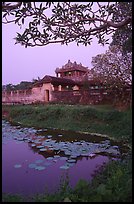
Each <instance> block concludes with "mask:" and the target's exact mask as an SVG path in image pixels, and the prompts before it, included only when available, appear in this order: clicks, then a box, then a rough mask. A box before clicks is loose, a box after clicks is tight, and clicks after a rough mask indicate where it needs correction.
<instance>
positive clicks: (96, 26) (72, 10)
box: [2, 2, 131, 47]
mask: <svg viewBox="0 0 134 204" xmlns="http://www.w3.org/2000/svg"><path fill="white" fill-rule="evenodd" d="M121 9H122V8H121V7H119V2H83V3H75V2H2V13H3V23H5V24H7V23H13V22H14V23H15V24H18V25H19V26H20V27H21V28H22V27H23V25H25V26H24V27H25V28H24V32H23V33H21V34H20V33H17V37H16V38H15V39H16V43H20V44H21V45H23V46H25V47H27V46H30V47H34V46H45V45H47V44H51V43H61V44H66V45H68V44H69V43H70V42H73V41H74V42H76V43H77V45H79V44H83V45H85V46H86V45H90V44H91V42H92V39H93V37H94V36H95V37H96V38H97V39H98V43H100V44H103V45H104V44H105V43H108V40H109V39H106V36H107V35H110V34H111V33H115V32H116V33H117V32H118V30H119V29H122V28H123V27H124V26H129V25H130V24H131V14H130V15H123V17H122V18H115V17H114V14H116V16H117V12H118V11H120V10H121ZM118 13H119V12H118ZM120 14H121V15H122V11H121V12H120V13H119V15H120Z"/></svg>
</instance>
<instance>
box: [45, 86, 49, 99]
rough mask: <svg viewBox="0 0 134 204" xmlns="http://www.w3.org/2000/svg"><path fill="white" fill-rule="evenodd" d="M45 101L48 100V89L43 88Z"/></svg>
mask: <svg viewBox="0 0 134 204" xmlns="http://www.w3.org/2000/svg"><path fill="white" fill-rule="evenodd" d="M45 101H46V102H48V101H49V90H48V89H47V90H45Z"/></svg>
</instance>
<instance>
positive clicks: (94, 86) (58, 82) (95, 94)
mask: <svg viewBox="0 0 134 204" xmlns="http://www.w3.org/2000/svg"><path fill="white" fill-rule="evenodd" d="M55 73H56V77H54V76H48V75H46V76H44V77H43V78H42V79H41V80H39V81H37V82H36V83H34V84H33V87H32V88H29V89H26V90H17V91H13V90H12V91H10V92H7V91H3V93H2V103H3V104H17V103H18V104H19V103H22V104H31V103H48V102H49V103H59V102H60V103H70V104H77V103H82V104H96V103H99V102H100V101H102V100H103V98H104V97H105V96H106V95H107V92H106V90H105V89H104V87H103V84H102V83H101V82H100V81H95V80H94V79H93V75H94V73H93V70H89V69H88V67H84V66H83V65H82V64H77V63H76V62H74V63H72V62H71V61H70V60H68V62H67V64H65V65H64V66H62V67H61V68H56V70H55Z"/></svg>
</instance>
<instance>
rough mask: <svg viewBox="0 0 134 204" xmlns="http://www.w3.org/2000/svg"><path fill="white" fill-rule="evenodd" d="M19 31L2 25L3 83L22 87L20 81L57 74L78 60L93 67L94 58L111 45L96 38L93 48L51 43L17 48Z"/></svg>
mask: <svg viewBox="0 0 134 204" xmlns="http://www.w3.org/2000/svg"><path fill="white" fill-rule="evenodd" d="M16 32H20V33H21V30H20V28H19V27H18V26H17V25H15V24H8V25H5V24H3V25H2V84H3V85H6V84H9V83H11V84H14V85H15V84H19V83H20V82H21V81H32V80H33V79H37V78H38V77H40V78H41V79H42V78H43V77H44V76H45V75H52V76H56V75H55V69H56V68H57V67H62V66H63V65H65V64H66V63H67V62H68V60H71V62H74V61H76V62H77V63H78V64H79V63H82V65H83V66H86V67H88V68H89V69H90V68H91V67H92V65H91V61H92V57H94V56H96V55H97V54H101V53H105V51H106V50H107V49H108V45H106V46H104V47H103V46H101V45H98V44H97V40H96V39H95V40H94V42H93V43H92V45H90V46H87V47H85V46H84V45H80V46H77V45H76V43H70V44H69V45H68V46H67V45H60V44H51V45H47V46H44V47H32V48H25V47H23V46H21V45H20V44H16V45H15V40H14V39H13V38H14V37H16Z"/></svg>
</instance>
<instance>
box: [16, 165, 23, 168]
mask: <svg viewBox="0 0 134 204" xmlns="http://www.w3.org/2000/svg"><path fill="white" fill-rule="evenodd" d="M21 167H22V165H21V164H15V165H14V168H21Z"/></svg>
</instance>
